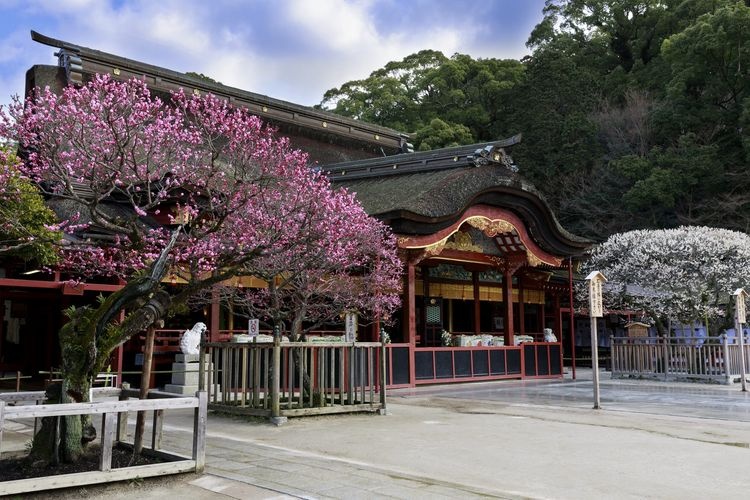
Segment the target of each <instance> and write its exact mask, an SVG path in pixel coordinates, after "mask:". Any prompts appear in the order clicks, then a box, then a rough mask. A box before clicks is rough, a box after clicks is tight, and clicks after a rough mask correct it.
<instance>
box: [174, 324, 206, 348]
mask: <svg viewBox="0 0 750 500" xmlns="http://www.w3.org/2000/svg"><path fill="white" fill-rule="evenodd" d="M206 330H208V327H206V324H205V323H201V322H198V323H196V324H194V325H193V327H192V328H191V329H190V330H185V333H183V334H182V337H180V350H181V351H182V354H199V352H200V350H199V349H198V346H199V345H200V343H201V338H203V334H204V333H205V331H206Z"/></svg>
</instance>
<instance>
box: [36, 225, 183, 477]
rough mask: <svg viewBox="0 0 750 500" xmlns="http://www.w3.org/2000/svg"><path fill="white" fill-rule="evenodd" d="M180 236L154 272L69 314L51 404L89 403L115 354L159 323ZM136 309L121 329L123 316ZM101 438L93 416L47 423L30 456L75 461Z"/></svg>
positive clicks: (169, 302) (44, 421)
mask: <svg viewBox="0 0 750 500" xmlns="http://www.w3.org/2000/svg"><path fill="white" fill-rule="evenodd" d="M177 234H178V231H175V232H174V233H173V234H172V239H171V240H170V242H169V243H168V244H167V246H166V247H165V248H164V249H163V250H162V252H161V254H160V255H159V257H158V258H157V259H156V260H155V261H154V263H153V264H152V265H151V272H150V273H149V274H148V275H146V276H141V277H138V278H136V279H134V280H132V281H130V282H128V283H127V284H126V285H125V286H124V287H123V288H122V289H120V290H119V291H117V292H115V293H113V294H112V295H110V296H109V297H107V298H106V299H104V300H102V301H101V302H99V303H98V305H97V306H96V307H91V306H84V307H79V308H70V309H68V310H66V313H67V315H68V318H69V321H68V323H66V324H65V325H63V327H62V328H61V329H60V335H59V337H60V357H61V360H62V366H61V368H62V370H61V371H62V378H63V380H62V383H61V384H58V385H57V386H56V387H53V386H50V387H49V388H48V395H49V401H48V402H50V403H81V402H87V401H89V390H90V389H91V384H92V381H93V380H94V378H95V377H96V375H97V374H98V373H99V372H100V371H102V369H103V368H104V366H105V365H106V363H107V362H108V360H109V357H110V356H111V354H112V352H113V351H114V349H115V348H116V347H117V346H118V345H120V344H122V343H123V342H125V341H126V340H128V339H129V338H130V337H132V336H133V335H134V334H136V333H138V332H141V331H143V330H145V329H146V328H148V327H150V326H151V325H153V324H154V323H155V322H157V321H158V320H160V319H161V318H162V317H163V316H164V315H165V314H166V312H167V310H168V309H169V307H170V306H171V305H172V298H171V297H170V295H169V294H168V293H167V292H165V291H164V290H161V289H160V288H159V284H160V282H161V280H162V278H163V277H164V276H165V274H166V271H167V257H168V255H169V252H170V250H171V249H172V248H173V247H174V244H175V242H176V241H177ZM126 308H128V309H132V311H131V313H130V314H129V315H128V316H127V317H126V318H125V320H124V321H123V322H122V323H120V324H116V323H115V321H116V319H117V317H118V315H119V314H120V312H121V311H124V310H125V309H126ZM94 439H96V429H95V428H94V426H93V425H91V418H90V416H88V415H85V416H80V415H73V416H66V417H60V418H59V419H58V418H55V417H50V418H49V419H42V428H41V430H40V431H39V433H37V436H35V437H34V440H33V442H32V449H31V455H32V456H33V457H34V458H35V459H36V460H39V461H43V462H45V463H48V464H57V463H60V462H75V461H76V460H78V459H79V458H80V456H81V455H82V453H83V451H84V448H85V446H86V444H87V443H89V442H90V441H93V440H94Z"/></svg>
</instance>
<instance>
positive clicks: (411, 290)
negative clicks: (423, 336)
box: [405, 264, 417, 386]
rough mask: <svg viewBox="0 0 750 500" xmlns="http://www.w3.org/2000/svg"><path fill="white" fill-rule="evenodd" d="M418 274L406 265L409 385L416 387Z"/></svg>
mask: <svg viewBox="0 0 750 500" xmlns="http://www.w3.org/2000/svg"><path fill="white" fill-rule="evenodd" d="M415 281H416V273H415V270H414V265H413V264H407V265H406V308H405V309H406V316H407V318H408V321H407V325H406V341H407V342H408V343H409V385H411V386H415V385H416V380H417V374H416V370H415V367H414V362H415V357H416V356H415V349H416V347H417V313H416V307H415V304H414V300H415V299H414V296H415V291H416V290H415Z"/></svg>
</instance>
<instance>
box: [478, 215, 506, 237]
mask: <svg viewBox="0 0 750 500" xmlns="http://www.w3.org/2000/svg"><path fill="white" fill-rule="evenodd" d="M466 222H468V223H469V225H470V226H472V227H475V228H477V229H479V230H480V231H482V232H483V233H484V234H485V235H486V236H487V237H488V238H494V237H495V236H497V235H498V234H503V233H510V232H512V231H515V230H516V228H515V227H514V226H513V224H511V223H510V222H508V221H505V220H502V219H495V220H490V219H488V218H487V217H482V216H475V217H469V218H468V219H466Z"/></svg>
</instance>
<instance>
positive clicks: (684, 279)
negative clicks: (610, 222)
mask: <svg viewBox="0 0 750 500" xmlns="http://www.w3.org/2000/svg"><path fill="white" fill-rule="evenodd" d="M748 262H750V236H749V235H747V234H745V233H741V232H737V231H729V230H726V229H718V228H710V227H702V226H682V227H678V228H676V229H660V230H637V231H629V232H626V233H619V234H614V235H612V236H610V237H609V239H607V240H606V241H605V242H604V243H601V244H600V245H598V246H597V247H596V248H595V249H594V250H593V252H592V253H591V256H590V259H589V260H588V261H587V262H586V263H585V264H584V271H585V272H588V271H590V270H597V271H600V272H602V273H603V274H604V275H605V276H606V277H607V279H608V280H609V283H608V285H609V286H607V287H606V288H605V291H604V300H605V306H606V307H608V308H610V309H621V308H631V309H637V310H638V309H639V310H643V311H645V312H647V314H648V315H650V316H651V317H652V318H653V319H655V320H656V319H658V318H659V317H662V318H665V317H666V318H671V319H675V320H679V321H682V322H685V323H687V322H692V321H696V320H701V321H707V320H711V319H718V318H720V317H722V316H724V315H725V308H726V306H727V305H731V301H730V300H729V295H730V294H731V292H733V291H734V290H735V289H736V288H738V287H745V286H750V267H748Z"/></svg>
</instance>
